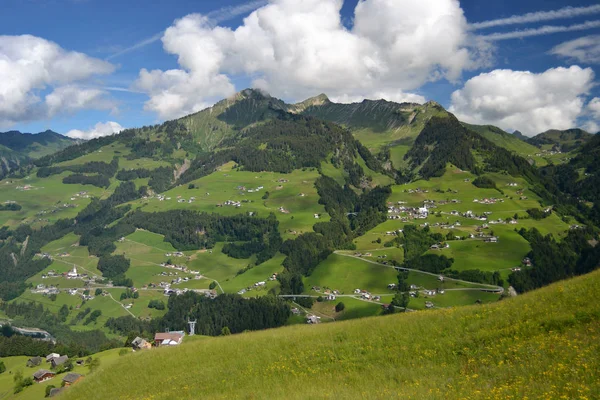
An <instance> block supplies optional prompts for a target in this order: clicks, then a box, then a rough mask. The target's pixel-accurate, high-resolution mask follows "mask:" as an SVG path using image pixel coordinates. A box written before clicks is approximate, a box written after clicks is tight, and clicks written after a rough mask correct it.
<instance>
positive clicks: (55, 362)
mask: <svg viewBox="0 0 600 400" xmlns="http://www.w3.org/2000/svg"><path fill="white" fill-rule="evenodd" d="M68 360H69V356H60V357H56V358H53V359H52V360H51V361H50V364H52V368H56V367H58V366H61V365H63V364H64V363H66V362H67V361H68Z"/></svg>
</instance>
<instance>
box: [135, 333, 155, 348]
mask: <svg viewBox="0 0 600 400" xmlns="http://www.w3.org/2000/svg"><path fill="white" fill-rule="evenodd" d="M131 347H133V350H143V349H151V348H152V344H150V343H149V342H148V341H146V340H145V339H142V338H141V337H139V336H138V337H136V338H135V339H134V340H133V342H131Z"/></svg>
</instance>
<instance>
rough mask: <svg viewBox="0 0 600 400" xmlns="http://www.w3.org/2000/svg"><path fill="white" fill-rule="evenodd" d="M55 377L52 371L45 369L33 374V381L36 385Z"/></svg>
mask: <svg viewBox="0 0 600 400" xmlns="http://www.w3.org/2000/svg"><path fill="white" fill-rule="evenodd" d="M55 376H56V374H55V373H54V372H52V371H48V370H47V369H40V370H38V371H37V372H35V373H34V374H33V380H34V381H36V382H37V383H42V382H46V381H47V380H50V379H52V378H54V377H55Z"/></svg>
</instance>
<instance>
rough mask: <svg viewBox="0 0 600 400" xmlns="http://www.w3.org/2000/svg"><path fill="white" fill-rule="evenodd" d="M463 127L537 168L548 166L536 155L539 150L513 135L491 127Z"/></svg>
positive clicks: (468, 125) (467, 125)
mask: <svg viewBox="0 0 600 400" xmlns="http://www.w3.org/2000/svg"><path fill="white" fill-rule="evenodd" d="M463 125H464V126H466V127H467V128H469V129H471V130H473V131H475V132H477V133H479V134H480V135H482V136H483V137H485V138H486V139H487V140H489V141H491V142H493V143H494V144H495V145H497V146H500V147H503V148H505V149H506V150H509V151H511V152H514V153H516V154H518V155H520V156H521V157H523V158H525V159H527V160H532V161H534V162H535V164H536V165H537V166H544V165H546V164H548V162H547V161H546V160H545V159H544V158H542V157H540V156H538V155H537V154H538V153H539V152H540V149H539V148H537V147H535V146H534V145H531V144H529V143H527V142H525V141H524V140H522V139H521V138H519V137H517V136H515V135H514V134H510V133H508V132H505V131H503V130H502V129H500V128H497V127H495V126H492V125H471V124H467V123H463Z"/></svg>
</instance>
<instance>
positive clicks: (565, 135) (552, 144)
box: [528, 129, 594, 153]
mask: <svg viewBox="0 0 600 400" xmlns="http://www.w3.org/2000/svg"><path fill="white" fill-rule="evenodd" d="M592 137H594V135H592V134H591V133H588V132H586V131H584V130H582V129H567V130H564V131H560V130H557V129H551V130H549V131H546V132H542V133H540V134H539V135H536V136H534V137H532V138H531V139H529V140H528V142H529V143H530V144H532V145H534V146H537V147H539V148H541V149H544V150H550V149H556V150H560V151H561V152H563V153H568V152H569V151H572V150H575V149H577V148H579V147H581V146H582V145H583V144H585V143H587V142H588V141H589V140H590V139H591V138H592Z"/></svg>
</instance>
